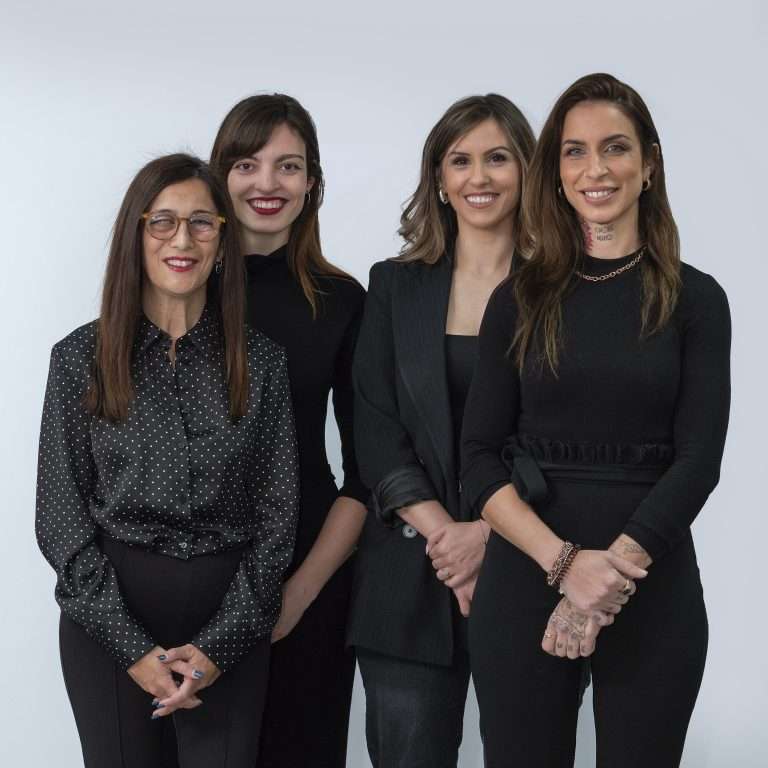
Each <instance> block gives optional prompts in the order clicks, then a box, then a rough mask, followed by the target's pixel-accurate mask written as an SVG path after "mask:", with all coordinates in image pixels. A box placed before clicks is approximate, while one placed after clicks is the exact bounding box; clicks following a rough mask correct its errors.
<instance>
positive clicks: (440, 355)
mask: <svg viewBox="0 0 768 768" xmlns="http://www.w3.org/2000/svg"><path fill="white" fill-rule="evenodd" d="M452 275H453V261H452V259H451V258H450V257H449V256H446V257H444V258H442V259H441V260H440V261H439V262H438V263H437V264H435V265H433V266H429V265H421V264H420V265H414V269H412V270H411V269H406V270H402V272H401V278H402V279H401V281H400V283H399V285H398V286H397V290H396V291H393V327H394V330H395V348H396V349H397V351H398V364H399V367H400V372H401V375H402V377H403V380H404V382H405V384H406V387H407V388H408V390H409V392H410V394H411V397H412V399H413V401H414V403H415V405H416V408H417V409H418V411H419V413H420V415H421V418H422V420H423V422H424V424H425V426H426V429H427V432H428V434H429V436H430V439H431V441H432V443H433V445H434V450H435V455H436V456H437V458H438V461H439V463H440V466H441V467H442V470H443V474H444V475H445V479H446V488H447V489H451V486H452V485H453V480H452V479H451V478H455V476H456V469H455V466H454V464H455V461H454V455H453V444H454V440H453V423H452V418H451V406H450V400H449V396H448V382H447V374H446V369H445V321H446V317H447V314H448V299H449V297H450V291H451V279H452ZM449 492H450V491H449Z"/></svg>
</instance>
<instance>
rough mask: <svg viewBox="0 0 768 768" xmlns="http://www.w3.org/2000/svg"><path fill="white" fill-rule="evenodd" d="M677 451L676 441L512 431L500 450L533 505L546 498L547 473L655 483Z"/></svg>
mask: <svg viewBox="0 0 768 768" xmlns="http://www.w3.org/2000/svg"><path fill="white" fill-rule="evenodd" d="M672 456H673V449H672V446H670V445H667V444H665V443H653V444H643V445H635V444H616V445H596V444H589V443H578V444H576V443H561V442H556V441H551V440H547V439H544V438H536V437H532V436H530V435H512V436H511V437H509V438H508V439H507V442H506V443H505V444H504V447H503V448H502V451H501V460H502V461H503V462H504V465H505V466H506V467H507V469H508V470H509V474H510V479H511V481H512V485H514V486H515V490H516V491H517V493H518V495H519V496H520V498H521V499H522V500H523V501H525V502H527V503H529V504H533V503H536V502H540V501H544V500H545V499H546V498H547V496H548V495H549V488H548V486H547V478H552V479H559V480H586V481H595V482H615V483H647V484H649V485H653V484H654V483H656V482H657V481H658V480H659V478H661V476H662V475H663V474H664V473H665V472H666V471H667V468H668V467H669V465H670V463H671V462H672ZM545 475H546V477H545Z"/></svg>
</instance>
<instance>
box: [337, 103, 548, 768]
mask: <svg viewBox="0 0 768 768" xmlns="http://www.w3.org/2000/svg"><path fill="white" fill-rule="evenodd" d="M533 147H534V137H533V133H532V132H531V129H530V126H529V125H528V122H527V121H526V119H525V117H524V116H523V115H522V113H521V112H520V110H518V109H517V107H516V106H515V105H514V104H512V103H511V102H510V101H509V100H508V99H505V98H504V97H503V96H498V95H496V94H489V95H487V96H472V97H469V98H467V99H463V100H461V101H458V102H456V103H455V104H453V105H452V106H451V107H450V108H449V109H448V111H447V112H446V113H445V114H444V115H443V116H442V117H441V118H440V120H439V121H438V123H437V124H436V125H435V127H434V128H433V129H432V131H431V132H430V134H429V136H428V138H427V141H426V144H425V146H424V151H423V154H422V164H421V179H420V182H419V185H418V188H417V189H416V192H415V194H414V195H413V197H412V198H411V200H410V202H409V203H408V205H407V207H406V209H405V212H404V213H403V216H402V219H401V224H402V226H401V229H400V233H401V235H402V236H403V238H404V239H405V246H404V247H403V249H402V251H401V254H400V256H399V257H398V258H396V259H393V260H389V261H384V262H381V263H379V264H375V265H374V266H373V268H372V269H371V277H370V284H369V293H368V300H367V302H366V307H365V315H364V318H363V324H362V328H361V331H360V339H359V341H358V347H357V352H356V355H355V365H354V372H355V385H356V394H357V399H356V405H357V407H356V412H355V415H356V421H355V429H356V438H357V441H356V444H357V451H358V460H359V462H360V469H361V475H362V477H363V480H364V482H365V483H366V485H369V486H370V487H371V488H372V489H373V490H372V508H373V512H372V513H371V514H370V515H369V516H368V519H367V520H366V524H365V529H364V532H363V535H362V537H361V540H360V547H359V552H358V562H357V578H356V582H355V590H354V597H353V604H352V610H351V615H350V629H349V641H350V642H351V643H352V644H354V645H355V646H356V649H357V653H358V661H359V664H360V671H361V674H362V678H363V683H364V685H365V695H366V736H367V741H368V752H369V755H370V757H371V762H372V763H373V765H374V766H375V768H388V767H389V766H400V767H401V768H409V767H411V766H412V767H413V768H416V767H417V766H418V767H419V768H449V767H450V766H453V767H454V768H455V766H456V761H457V759H458V751H459V745H460V743H461V738H462V722H463V716H464V705H465V700H466V695H467V687H468V685H469V656H468V643H467V638H466V616H467V615H469V613H470V608H471V603H472V595H473V591H474V587H475V581H476V579H477V573H478V570H479V568H480V564H481V563H482V561H483V556H484V553H485V542H486V540H487V538H488V530H489V529H488V525H487V524H486V523H485V522H483V521H481V520H478V518H477V515H476V514H475V511H474V509H473V508H472V506H471V505H470V504H469V503H468V499H467V497H466V495H465V494H463V493H462V489H461V484H460V483H459V456H458V445H459V434H460V431H461V424H462V418H463V409H464V400H465V398H466V394H467V391H468V389H469V384H470V382H471V379H472V373H473V369H474V365H475V358H476V355H477V332H478V328H479V326H480V319H481V317H482V314H483V310H484V309H485V305H486V302H487V301H488V297H489V296H490V294H491V293H492V292H493V290H494V288H495V287H496V286H497V285H498V283H499V282H500V281H502V280H503V279H504V278H505V277H506V276H507V275H508V274H509V272H510V268H511V266H512V263H513V258H514V256H515V253H516V251H517V245H518V235H519V232H520V229H521V222H522V211H521V208H520V195H521V191H522V188H523V186H524V183H525V177H526V174H527V171H528V164H529V161H530V158H531V155H532V154H533Z"/></svg>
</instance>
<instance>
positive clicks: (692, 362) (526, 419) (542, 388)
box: [462, 256, 731, 559]
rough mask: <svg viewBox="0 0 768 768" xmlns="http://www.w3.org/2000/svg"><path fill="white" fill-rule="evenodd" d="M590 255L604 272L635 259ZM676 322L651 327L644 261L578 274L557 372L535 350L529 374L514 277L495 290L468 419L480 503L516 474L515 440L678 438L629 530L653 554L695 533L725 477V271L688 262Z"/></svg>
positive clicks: (646, 441) (578, 445)
mask: <svg viewBox="0 0 768 768" xmlns="http://www.w3.org/2000/svg"><path fill="white" fill-rule="evenodd" d="M630 258H631V256H629V257H625V258H623V259H618V260H611V261H606V260H600V259H594V258H591V257H586V258H585V262H586V263H585V268H584V271H585V272H588V273H591V274H596V275H597V274H605V273H607V272H608V271H609V270H612V269H616V268H618V267H621V266H623V265H625V264H626V263H628V261H629V259H630ZM681 277H682V289H681V293H680V297H679V301H678V304H677V306H676V309H675V311H674V313H673V316H672V318H671V321H670V322H669V323H668V324H667V325H666V326H665V327H664V328H663V329H662V330H661V331H660V332H657V333H655V334H653V335H651V336H649V337H646V338H644V339H641V338H640V331H641V324H640V323H641V321H640V308H641V299H642V280H641V271H640V269H639V268H633V269H630V270H628V271H627V272H624V273H623V274H621V275H619V276H617V277H615V278H612V279H608V280H605V281H604V282H599V283H592V282H587V281H584V280H581V279H578V278H576V277H574V280H575V281H576V284H575V287H574V290H573V291H572V292H571V293H570V294H569V295H568V296H567V297H566V299H565V300H564V302H563V316H562V317H563V323H562V328H563V346H562V352H561V355H560V364H559V367H558V371H557V373H558V376H557V377H555V376H553V375H552V373H551V372H550V371H549V369H548V367H547V366H546V364H545V365H544V366H540V365H539V364H538V363H537V362H536V361H534V360H533V359H532V357H533V356H532V355H529V356H528V358H529V359H527V360H526V362H525V365H524V368H523V371H522V374H519V373H518V369H517V365H516V363H515V360H514V357H513V356H512V355H509V354H508V352H509V348H510V344H511V340H512V334H513V332H514V329H515V326H516V322H517V311H516V306H515V302H514V297H513V295H512V288H511V283H510V282H509V281H507V282H505V283H503V284H502V285H501V286H500V287H499V288H498V289H497V290H496V292H495V293H494V295H493V296H492V298H491V300H490V302H489V304H488V308H487V310H486V313H485V317H484V319H483V324H482V328H481V331H480V353H479V363H478V368H477V371H476V374H475V377H474V379H473V383H472V387H471V391H470V395H469V399H468V401H467V405H466V411H465V417H464V428H463V441H462V451H463V475H462V480H463V484H464V489H465V491H466V493H467V494H469V496H470V500H471V502H472V503H473V504H476V505H478V509H481V508H482V506H483V505H484V504H485V502H486V501H487V500H488V499H489V498H490V496H491V495H492V494H493V493H494V492H495V491H496V490H498V489H499V488H500V487H501V486H503V485H505V484H507V483H509V480H510V478H509V470H508V469H507V467H506V466H505V464H504V463H503V462H502V460H501V455H500V454H501V449H502V446H503V444H504V442H505V439H506V438H507V437H508V436H510V435H514V434H518V435H526V436H533V437H534V438H537V439H539V443H541V442H542V441H543V442H544V443H547V444H549V445H550V446H552V450H553V452H554V453H558V454H560V455H564V454H565V453H567V452H568V451H571V452H579V451H582V452H583V451H584V450H585V449H586V450H591V451H594V452H595V455H597V456H599V455H600V454H601V452H602V453H603V454H604V455H609V454H610V455H612V456H614V457H615V456H620V455H621V454H622V451H623V450H624V447H626V446H633V447H637V446H640V450H641V452H642V451H643V450H645V449H647V450H649V451H654V450H658V446H660V445H661V446H668V447H671V453H672V456H673V460H672V463H671V465H670V466H669V467H668V469H667V470H666V472H665V473H664V474H663V476H662V477H661V478H660V479H659V481H658V482H657V483H656V484H655V485H654V486H653V487H652V489H651V490H650V492H649V493H648V495H647V496H646V498H645V499H644V500H643V502H642V503H641V504H640V505H639V506H638V508H637V509H636V510H635V512H634V514H633V515H632V517H631V519H630V520H629V521H628V522H627V524H626V527H625V529H624V532H625V533H626V534H627V535H629V536H631V537H632V538H633V539H635V540H636V541H637V542H638V543H639V544H640V545H641V546H643V547H644V548H645V549H646V551H647V552H648V553H649V554H650V555H651V557H652V558H654V559H657V558H659V557H661V556H662V555H663V554H664V553H665V552H667V551H668V550H669V549H670V548H672V547H674V546H675V544H676V543H677V542H678V541H679V540H680V539H681V538H682V537H683V536H684V535H685V534H686V533H687V531H688V529H689V526H690V525H691V523H692V522H693V520H694V518H695V517H696V515H697V514H698V512H699V511H700V509H701V508H702V506H703V505H704V503H705V501H706V499H707V497H708V496H709V494H710V492H711V491H712V489H713V488H714V487H715V485H716V484H717V481H718V478H719V472H720V462H721V458H722V453H723V448H724V443H725V435H726V430H727V426H728V411H729V404H730V359H729V358H730V338H731V335H730V314H729V309H728V302H727V299H726V296H725V293H724V292H723V290H722V289H721V288H720V286H719V285H718V284H717V282H716V281H715V280H714V279H713V278H712V277H710V276H709V275H706V274H704V273H702V272H699V271H698V270H696V269H695V268H693V267H691V266H688V265H686V264H683V265H682V273H681Z"/></svg>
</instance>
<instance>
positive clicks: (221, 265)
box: [214, 259, 224, 275]
mask: <svg viewBox="0 0 768 768" xmlns="http://www.w3.org/2000/svg"><path fill="white" fill-rule="evenodd" d="M223 268H224V265H223V264H222V263H221V259H219V260H218V261H217V262H216V264H215V265H214V269H215V270H216V274H217V275H220V274H221V270H222V269H223Z"/></svg>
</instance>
